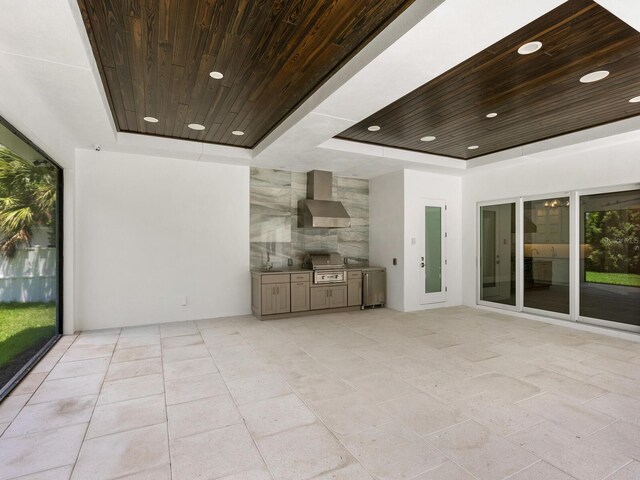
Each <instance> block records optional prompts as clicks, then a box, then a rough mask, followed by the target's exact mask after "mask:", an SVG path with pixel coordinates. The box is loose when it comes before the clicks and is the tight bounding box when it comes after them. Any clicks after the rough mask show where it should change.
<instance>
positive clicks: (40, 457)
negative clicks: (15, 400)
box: [0, 424, 87, 480]
mask: <svg viewBox="0 0 640 480" xmlns="http://www.w3.org/2000/svg"><path fill="white" fill-rule="evenodd" d="M86 429H87V425H86V424H81V425H73V426H69V427H63V428H58V429H56V430H51V431H48V432H44V433H42V432H39V433H34V434H32V435H26V436H22V437H14V438H4V437H3V438H0V465H2V468H0V480H6V479H9V478H15V477H19V476H21V475H28V474H32V473H37V472H43V471H45V470H50V469H53V468H57V467H63V466H66V465H70V464H73V463H74V462H75V461H76V457H77V455H78V451H79V450H80V446H81V444H82V439H83V438H84V434H85V431H86ZM62 445H64V448H61V446H62Z"/></svg>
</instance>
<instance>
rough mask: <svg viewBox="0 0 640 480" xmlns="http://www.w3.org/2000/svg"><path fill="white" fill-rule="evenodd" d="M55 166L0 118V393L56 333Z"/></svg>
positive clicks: (58, 245) (58, 242)
mask: <svg viewBox="0 0 640 480" xmlns="http://www.w3.org/2000/svg"><path fill="white" fill-rule="evenodd" d="M61 194H62V170H61V169H60V167H58V166H57V165H56V164H55V163H53V162H52V161H51V160H50V159H49V158H48V157H47V156H46V155H44V154H43V153H42V152H41V151H39V150H38V149H37V148H35V147H34V146H33V145H31V144H30V143H29V142H28V141H27V140H26V139H25V138H24V137H22V136H21V135H20V134H19V133H18V132H16V131H15V130H14V129H13V128H12V127H11V126H9V125H8V124H6V122H4V121H3V120H1V119H0V399H2V397H3V396H5V395H6V394H7V393H8V392H9V390H10V389H11V388H12V387H13V386H14V385H15V384H16V383H17V381H18V380H19V379H20V378H22V376H23V375H24V374H25V373H26V371H27V370H28V367H29V366H30V365H31V364H33V363H34V362H35V361H37V359H38V358H40V356H41V355H42V354H43V353H44V352H46V350H47V349H48V347H50V346H51V345H52V344H53V343H54V342H55V339H56V338H57V337H58V335H59V334H60V333H61V327H62V324H61V321H62V319H61V288H60V278H61V275H60V272H61V267H62V265H61V249H62V232H61V230H62V223H61V205H60V203H61V202H60V199H61Z"/></svg>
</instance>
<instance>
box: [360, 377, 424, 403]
mask: <svg viewBox="0 0 640 480" xmlns="http://www.w3.org/2000/svg"><path fill="white" fill-rule="evenodd" d="M349 383H351V384H352V385H353V386H354V387H355V388H356V390H358V391H359V392H360V393H361V394H362V395H363V396H364V397H365V398H367V399H368V400H369V401H371V402H373V403H380V402H384V401H386V400H391V399H392V398H397V397H403V396H407V395H412V394H415V393H420V391H419V390H418V389H417V388H416V387H414V386H412V385H410V384H408V383H406V382H405V381H403V380H400V379H399V378H397V377H395V376H394V375H392V374H391V373H374V374H373V375H368V376H366V377H357V378H353V379H351V380H350V381H349Z"/></svg>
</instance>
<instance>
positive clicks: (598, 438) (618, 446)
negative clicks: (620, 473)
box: [585, 421, 640, 461]
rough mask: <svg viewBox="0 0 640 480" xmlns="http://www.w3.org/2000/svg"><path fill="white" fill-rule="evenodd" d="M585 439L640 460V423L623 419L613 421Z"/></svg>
mask: <svg viewBox="0 0 640 480" xmlns="http://www.w3.org/2000/svg"><path fill="white" fill-rule="evenodd" d="M585 440H586V441H588V442H589V443H590V444H592V445H595V446H596V447H598V448H602V449H605V450H613V451H615V452H620V453H621V454H623V455H626V456H627V457H630V458H634V459H636V460H639V461H640V426H638V425H633V424H631V423H626V422H622V421H620V422H616V423H612V424H611V425H609V426H607V427H605V428H603V429H601V430H598V431H597V432H595V433H594V434H592V435H590V436H589V437H587V438H586V439H585Z"/></svg>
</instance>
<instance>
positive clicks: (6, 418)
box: [0, 394, 31, 423]
mask: <svg viewBox="0 0 640 480" xmlns="http://www.w3.org/2000/svg"><path fill="white" fill-rule="evenodd" d="M30 398H31V395H30V394H25V395H15V394H11V395H9V396H8V397H6V398H5V399H4V400H2V402H0V423H8V422H11V421H12V420H13V419H14V418H16V416H17V415H18V413H20V410H22V407H24V406H25V404H26V403H27V402H28V401H29V399H30Z"/></svg>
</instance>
